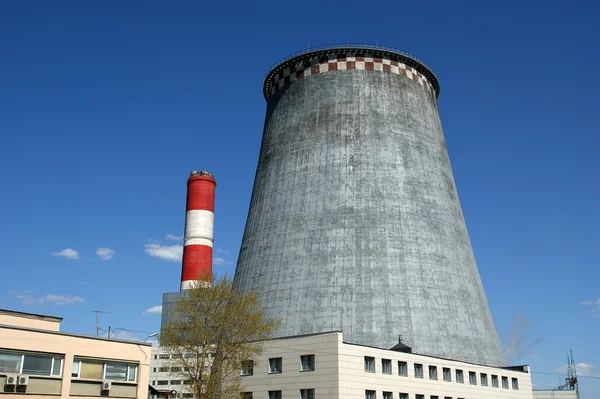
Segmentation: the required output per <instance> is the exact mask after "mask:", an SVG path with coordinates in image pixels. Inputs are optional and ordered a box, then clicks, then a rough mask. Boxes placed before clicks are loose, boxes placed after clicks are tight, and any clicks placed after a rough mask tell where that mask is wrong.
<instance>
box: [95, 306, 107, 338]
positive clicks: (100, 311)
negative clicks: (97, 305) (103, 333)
mask: <svg viewBox="0 0 600 399" xmlns="http://www.w3.org/2000/svg"><path fill="white" fill-rule="evenodd" d="M92 312H94V313H96V337H97V336H99V332H100V327H98V314H99V313H104V314H110V313H109V312H105V311H103V310H92Z"/></svg>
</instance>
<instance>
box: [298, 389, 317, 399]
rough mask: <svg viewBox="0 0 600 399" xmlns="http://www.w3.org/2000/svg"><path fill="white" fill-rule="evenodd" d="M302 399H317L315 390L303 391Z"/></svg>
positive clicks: (301, 392)
mask: <svg viewBox="0 0 600 399" xmlns="http://www.w3.org/2000/svg"><path fill="white" fill-rule="evenodd" d="M300 399H315V390H314V389H301V390H300Z"/></svg>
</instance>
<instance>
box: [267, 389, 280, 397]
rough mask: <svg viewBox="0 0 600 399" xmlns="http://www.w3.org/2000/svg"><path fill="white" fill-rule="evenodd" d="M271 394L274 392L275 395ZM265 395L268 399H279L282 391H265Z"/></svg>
mask: <svg viewBox="0 0 600 399" xmlns="http://www.w3.org/2000/svg"><path fill="white" fill-rule="evenodd" d="M271 394H274V395H275V396H271ZM267 397H268V398H269V399H281V398H282V397H283V391H281V390H275V391H267Z"/></svg>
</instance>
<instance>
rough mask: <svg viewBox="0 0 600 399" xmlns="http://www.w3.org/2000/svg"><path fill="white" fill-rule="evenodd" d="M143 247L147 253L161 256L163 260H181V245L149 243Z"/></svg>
mask: <svg viewBox="0 0 600 399" xmlns="http://www.w3.org/2000/svg"><path fill="white" fill-rule="evenodd" d="M144 247H145V248H146V250H145V251H146V253H147V254H148V255H150V256H154V257H157V258H161V259H163V260H168V261H172V262H178V261H181V257H182V256H183V246H182V245H171V246H167V245H160V244H155V243H151V244H146V245H144Z"/></svg>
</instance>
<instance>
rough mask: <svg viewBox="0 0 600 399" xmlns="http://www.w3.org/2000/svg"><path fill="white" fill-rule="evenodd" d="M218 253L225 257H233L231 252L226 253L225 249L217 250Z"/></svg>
mask: <svg viewBox="0 0 600 399" xmlns="http://www.w3.org/2000/svg"><path fill="white" fill-rule="evenodd" d="M217 253H220V254H223V255H231V253H229V251H226V250H224V249H223V248H217Z"/></svg>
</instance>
